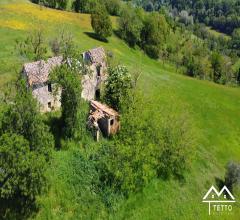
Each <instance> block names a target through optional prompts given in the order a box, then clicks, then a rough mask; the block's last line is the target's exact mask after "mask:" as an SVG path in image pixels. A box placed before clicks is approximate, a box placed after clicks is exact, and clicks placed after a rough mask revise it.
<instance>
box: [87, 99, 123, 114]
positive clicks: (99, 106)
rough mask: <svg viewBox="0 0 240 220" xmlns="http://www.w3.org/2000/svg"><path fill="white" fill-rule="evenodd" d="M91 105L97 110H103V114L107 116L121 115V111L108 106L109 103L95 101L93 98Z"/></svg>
mask: <svg viewBox="0 0 240 220" xmlns="http://www.w3.org/2000/svg"><path fill="white" fill-rule="evenodd" d="M91 106H92V107H93V108H94V109H96V110H97V111H99V112H101V113H102V114H104V115H107V116H110V117H111V116H114V117H115V116H119V113H118V112H117V111H115V110H114V109H112V108H110V107H108V106H107V105H105V104H102V103H100V102H98V101H94V100H92V101H91Z"/></svg>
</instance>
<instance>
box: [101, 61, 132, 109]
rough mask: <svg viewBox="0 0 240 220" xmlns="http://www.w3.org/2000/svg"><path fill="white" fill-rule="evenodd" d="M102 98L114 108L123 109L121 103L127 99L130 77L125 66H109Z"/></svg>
mask: <svg viewBox="0 0 240 220" xmlns="http://www.w3.org/2000/svg"><path fill="white" fill-rule="evenodd" d="M108 74H109V76H108V79H107V82H106V86H105V91H104V92H105V95H104V99H105V101H106V102H107V104H109V105H110V106H112V107H113V108H114V109H116V110H123V103H125V102H127V101H129V98H130V94H131V88H132V79H131V75H130V73H129V72H128V70H127V68H126V67H125V66H121V65H118V66H116V67H112V68H109V72H108Z"/></svg>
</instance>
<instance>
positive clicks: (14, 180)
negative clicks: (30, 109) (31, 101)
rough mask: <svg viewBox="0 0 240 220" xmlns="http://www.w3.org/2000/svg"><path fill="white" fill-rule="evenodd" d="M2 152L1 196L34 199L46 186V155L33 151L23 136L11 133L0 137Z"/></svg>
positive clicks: (4, 197) (0, 152)
mask: <svg viewBox="0 0 240 220" xmlns="http://www.w3.org/2000/svg"><path fill="white" fill-rule="evenodd" d="M0 154H1V157H0V167H1V172H0V184H1V188H0V198H1V199H12V198H18V197H25V198H27V199H30V200H31V201H34V200H35V198H36V196H37V195H39V194H40V193H41V192H42V190H43V189H44V186H46V179H45V176H44V172H45V169H46V165H45V159H44V157H43V156H42V155H39V154H35V153H34V151H31V148H30V145H29V142H28V141H27V140H26V139H25V138H24V137H23V136H19V135H17V134H10V133H6V134H3V135H2V136H1V137H0Z"/></svg>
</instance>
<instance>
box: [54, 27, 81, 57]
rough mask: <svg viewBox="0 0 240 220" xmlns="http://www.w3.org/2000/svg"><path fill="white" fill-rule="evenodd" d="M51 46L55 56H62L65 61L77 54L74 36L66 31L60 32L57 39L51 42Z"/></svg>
mask: <svg viewBox="0 0 240 220" xmlns="http://www.w3.org/2000/svg"><path fill="white" fill-rule="evenodd" d="M50 46H51V50H52V52H53V54H54V55H55V56H59V55H60V54H61V55H62V56H63V59H64V60H67V58H69V57H74V56H75V55H76V53H77V52H76V49H75V44H74V41H73V36H72V34H71V33H69V32H67V31H66V30H64V29H62V30H60V31H59V33H58V35H57V37H56V38H54V39H53V40H52V41H51V42H50Z"/></svg>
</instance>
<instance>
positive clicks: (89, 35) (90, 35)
mask: <svg viewBox="0 0 240 220" xmlns="http://www.w3.org/2000/svg"><path fill="white" fill-rule="evenodd" d="M84 34H86V35H87V36H88V37H91V38H93V39H94V40H98V41H102V42H104V43H108V40H107V39H106V38H101V37H99V36H98V35H97V34H95V33H93V32H84Z"/></svg>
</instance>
